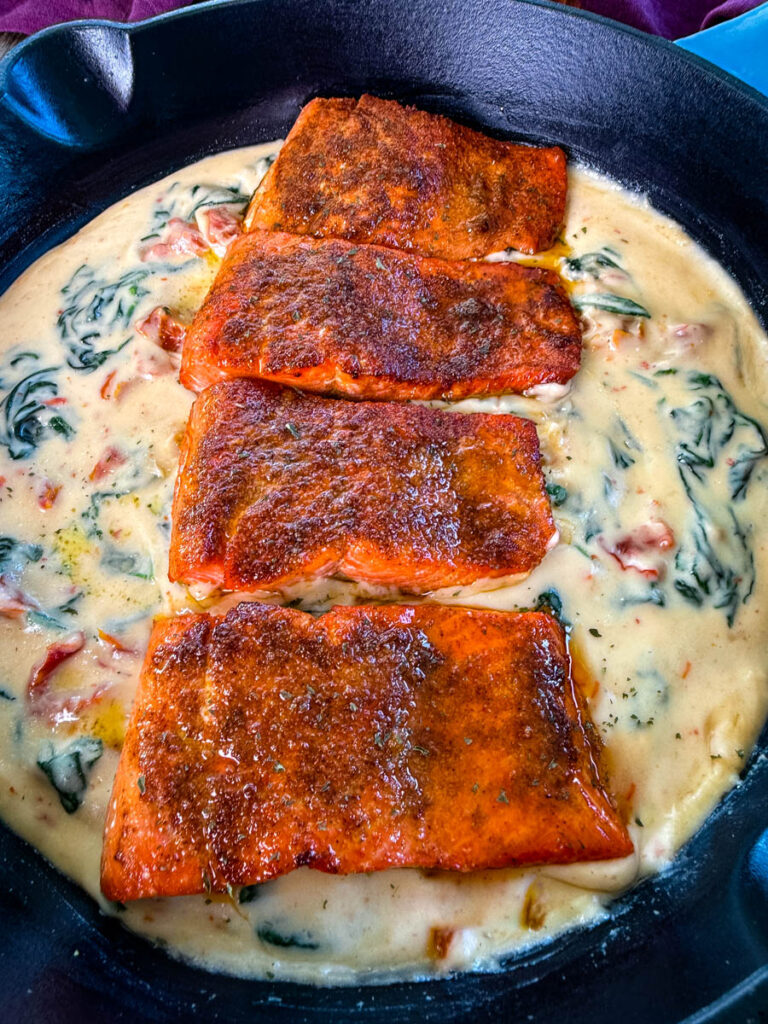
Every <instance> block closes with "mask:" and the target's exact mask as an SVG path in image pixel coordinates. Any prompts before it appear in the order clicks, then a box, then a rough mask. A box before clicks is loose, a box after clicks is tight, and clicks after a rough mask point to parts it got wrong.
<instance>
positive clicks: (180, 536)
mask: <svg viewBox="0 0 768 1024" xmlns="http://www.w3.org/2000/svg"><path fill="white" fill-rule="evenodd" d="M539 458H540V456H539V444H538V438H537V435H536V428H535V426H534V425H533V423H531V422H530V421H529V420H523V419H519V418H518V417H515V416H491V415H486V414H481V413H474V414H471V415H461V414H460V413H448V412H441V411H438V410H436V409H427V408H423V407H420V406H412V405H401V404H394V403H385V402H342V401H337V400H335V399H332V398H319V397H316V396H314V395H307V394H303V393H300V392H296V391H294V390H293V389H291V388H283V387H281V386H280V385H277V384H270V383H268V382H266V381H255V380H247V379H236V380H231V381H224V382H222V383H220V384H214V385H213V386H212V387H210V388H208V389H207V390H206V391H204V392H203V393H202V394H201V395H199V396H198V398H197V400H196V401H195V404H194V405H193V407H192V412H191V414H190V417H189V422H188V424H187V432H186V436H185V440H184V443H183V448H182V456H181V463H180V469H179V475H178V479H177V483H176V493H175V496H174V503H173V528H172V534H171V556H170V578H171V579H172V580H182V581H183V582H185V583H191V582H195V581H197V582H211V583H214V584H216V585H218V586H224V587H226V588H228V589H230V590H279V589H281V588H283V587H285V586H287V585H289V584H291V583H295V582H298V581H301V580H308V579H313V578H319V577H327V576H332V575H334V574H343V575H345V576H347V577H348V578H350V579H353V580H360V581H363V580H365V581H369V582H373V583H382V584H390V585H393V586H396V587H400V588H401V589H403V590H407V591H411V592H413V593H422V592H426V591H429V590H433V589H435V588H437V587H445V586H452V585H456V584H467V583H471V582H473V581H475V580H478V579H482V578H486V577H499V576H508V575H512V574H519V573H527V572H529V571H530V570H531V569H533V568H534V566H536V565H537V564H538V563H539V562H540V561H541V559H542V558H543V557H544V555H545V553H546V551H547V549H548V546H549V545H550V544H551V543H553V542H554V540H555V537H556V530H555V526H554V523H553V520H552V513H551V509H550V505H549V499H548V497H547V494H546V490H545V486H544V478H543V476H542V472H541V468H540V466H539Z"/></svg>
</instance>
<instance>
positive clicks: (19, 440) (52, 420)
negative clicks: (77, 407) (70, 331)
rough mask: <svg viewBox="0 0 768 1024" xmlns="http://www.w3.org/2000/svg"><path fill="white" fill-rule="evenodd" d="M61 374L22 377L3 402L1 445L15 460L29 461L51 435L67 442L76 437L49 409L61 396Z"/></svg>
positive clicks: (48, 371)
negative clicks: (51, 400)
mask: <svg viewBox="0 0 768 1024" xmlns="http://www.w3.org/2000/svg"><path fill="white" fill-rule="evenodd" d="M58 372H59V368H58V367H49V368H47V369H43V370H36V371H35V372H34V373H30V374H28V375H27V376H26V377H22V378H21V380H19V381H17V382H16V383H15V384H14V385H13V386H12V387H11V388H10V390H9V391H8V393H7V394H6V396H5V397H4V398H3V400H2V401H1V402H0V421H1V423H2V425H0V444H2V445H4V446H5V447H6V448H7V449H8V454H9V455H10V457H11V458H12V459H28V458H29V456H30V455H32V453H33V452H34V451H35V449H36V448H37V447H38V445H39V444H40V443H41V442H42V441H43V440H45V438H46V437H50V436H51V435H52V434H60V435H62V436H63V437H64V438H67V439H68V438H70V437H72V436H73V435H74V433H75V431H74V428H73V427H72V425H71V423H69V422H68V420H66V419H65V418H64V417H63V416H62V415H61V414H60V413H57V412H55V411H54V410H53V409H51V407H50V406H48V405H46V401H49V400H50V399H51V398H55V397H56V396H57V395H58V393H59V387H58V384H57V383H56V380H55V379H54V378H55V375H56V374H57V373H58Z"/></svg>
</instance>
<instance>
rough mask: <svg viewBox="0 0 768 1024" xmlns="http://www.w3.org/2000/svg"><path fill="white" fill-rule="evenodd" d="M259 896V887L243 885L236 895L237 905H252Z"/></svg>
mask: <svg viewBox="0 0 768 1024" xmlns="http://www.w3.org/2000/svg"><path fill="white" fill-rule="evenodd" d="M259 896H261V885H244V886H243V887H242V889H241V890H240V892H239V893H238V895H237V902H238V903H253V902H254V900H257V899H258V898H259Z"/></svg>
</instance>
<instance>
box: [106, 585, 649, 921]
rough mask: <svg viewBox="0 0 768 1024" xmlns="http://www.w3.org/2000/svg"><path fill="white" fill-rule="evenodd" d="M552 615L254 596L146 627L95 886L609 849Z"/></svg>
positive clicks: (490, 862)
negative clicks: (313, 610)
mask: <svg viewBox="0 0 768 1024" xmlns="http://www.w3.org/2000/svg"><path fill="white" fill-rule="evenodd" d="M587 722H588V717H587V712H586V710H585V708H584V706H583V705H582V703H581V701H580V698H579V696H578V694H577V691H576V689H575V687H574V685H573V682H572V679H571V676H570V667H569V658H568V654H567V651H566V645H565V637H564V635H563V630H562V627H561V626H560V625H559V624H558V623H557V621H556V620H555V619H553V618H552V617H551V616H549V615H545V614H543V613H540V612H528V613H517V614H515V613H510V612H495V611H481V610H470V609H464V608H448V607H444V606H439V605H421V606H419V607H407V606H401V605H380V606H375V607H374V606H358V607H353V608H350V607H336V608H334V609H333V610H332V611H330V612H328V613H327V614H326V615H323V616H321V617H320V618H319V619H315V618H313V617H312V616H311V615H308V614H306V613H305V612H300V611H295V610H293V609H289V608H279V607H275V606H269V605H263V604H256V603H254V604H248V603H246V604H239V605H237V606H236V607H235V608H233V609H232V610H231V611H230V612H229V613H228V614H227V615H226V616H225V617H214V616H209V615H182V616H179V617H177V618H175V619H160V620H159V621H157V622H156V623H155V627H154V630H153V633H152V637H151V640H150V644H149V650H148V652H147V656H146V660H145V663H144V669H143V673H142V677H141V682H140V685H139V690H138V694H137V697H136V702H135V704H134V709H133V714H132V717H131V721H130V724H129V726H128V731H127V735H126V740H125V744H124V746H123V751H122V755H121V758H120V765H119V767H118V771H117V777H116V779H115V785H114V790H113V793H112V799H111V801H110V805H109V810H108V814H107V822H106V830H105V837H104V848H103V858H102V871H101V886H102V890H103V892H104V894H105V896H107V898H108V899H112V900H120V901H126V900H135V899H140V898H142V897H148V896H178V895H183V894H192V893H202V892H205V891H211V890H215V891H222V890H226V889H227V887H228V886H234V885H253V884H256V883H259V882H265V881H267V880H268V879H270V878H274V877H275V876H277V875H283V874H285V873H286V872H289V871H292V870H293V869H294V868H297V867H301V866H303V865H306V866H309V867H313V868H317V869H319V870H321V871H326V872H331V873H338V874H348V873H353V872H363V871H380V870H383V869H385V868H391V867H422V868H438V869H443V870H449V871H479V870H485V869H487V868H502V867H509V866H512V865H519V864H566V863H571V862H574V861H590V860H601V859H606V858H616V857H623V856H626V855H628V854H630V853H631V852H632V843H631V841H630V839H629V836H628V835H627V831H626V829H625V827H624V825H623V823H622V822H621V820H620V818H619V816H618V815H617V813H616V810H615V809H614V806H613V804H612V802H611V799H610V797H609V796H608V794H607V792H606V790H605V788H604V787H603V784H602V782H601V780H600V775H599V768H598V764H599V749H598V746H597V745H596V744H597V741H596V740H595V739H594V737H595V733H594V730H592V731H591V732H589V733H587V731H586V730H585V725H586V724H587Z"/></svg>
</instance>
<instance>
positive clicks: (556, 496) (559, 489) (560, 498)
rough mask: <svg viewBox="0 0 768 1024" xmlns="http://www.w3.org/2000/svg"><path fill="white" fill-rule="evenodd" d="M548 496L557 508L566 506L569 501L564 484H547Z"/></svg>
mask: <svg viewBox="0 0 768 1024" xmlns="http://www.w3.org/2000/svg"><path fill="white" fill-rule="evenodd" d="M547 494H548V495H549V500H550V501H551V502H552V504H553V505H554V507H555V508H559V507H560V506H561V505H564V504H565V502H566V501H567V500H568V491H566V489H565V488H564V487H563V485H562V484H547Z"/></svg>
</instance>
